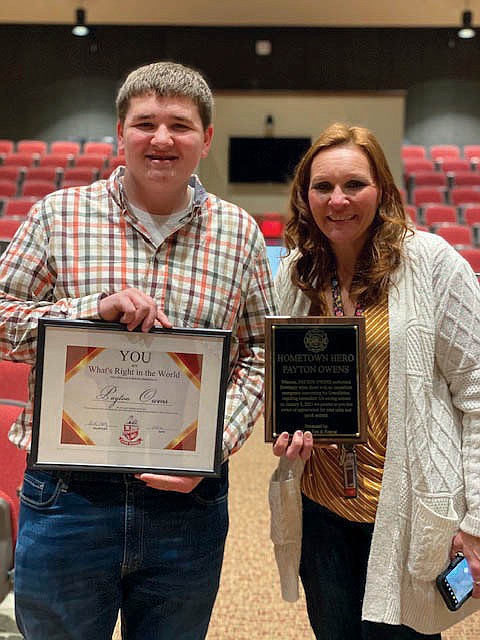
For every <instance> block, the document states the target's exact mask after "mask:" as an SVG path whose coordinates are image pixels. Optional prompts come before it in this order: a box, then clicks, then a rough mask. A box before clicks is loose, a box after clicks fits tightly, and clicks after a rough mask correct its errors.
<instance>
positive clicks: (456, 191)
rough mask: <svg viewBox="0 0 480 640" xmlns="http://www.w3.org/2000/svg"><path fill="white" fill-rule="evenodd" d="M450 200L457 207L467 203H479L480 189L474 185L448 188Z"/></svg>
mask: <svg viewBox="0 0 480 640" xmlns="http://www.w3.org/2000/svg"><path fill="white" fill-rule="evenodd" d="M450 202H451V203H452V204H454V205H455V206H457V207H459V206H462V205H465V204H469V203H475V202H478V203H480V190H479V189H476V188H475V187H453V188H452V189H450Z"/></svg>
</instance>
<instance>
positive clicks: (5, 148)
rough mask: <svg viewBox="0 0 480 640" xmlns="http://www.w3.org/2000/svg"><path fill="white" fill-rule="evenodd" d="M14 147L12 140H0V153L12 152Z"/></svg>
mask: <svg viewBox="0 0 480 640" xmlns="http://www.w3.org/2000/svg"><path fill="white" fill-rule="evenodd" d="M14 149H15V143H14V142H13V140H6V139H5V138H2V139H1V140H0V154H5V155H6V154H8V153H13V151H14Z"/></svg>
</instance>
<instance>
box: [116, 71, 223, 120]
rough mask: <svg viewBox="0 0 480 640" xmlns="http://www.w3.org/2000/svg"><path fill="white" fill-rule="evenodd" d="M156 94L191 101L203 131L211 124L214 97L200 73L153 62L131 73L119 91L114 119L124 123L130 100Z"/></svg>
mask: <svg viewBox="0 0 480 640" xmlns="http://www.w3.org/2000/svg"><path fill="white" fill-rule="evenodd" d="M152 93H154V94H156V95H157V96H163V97H173V96H175V97H185V98H190V99H191V100H192V102H193V103H194V104H195V105H196V106H197V108H198V112H199V114H200V118H201V120H202V125H203V128H204V129H207V127H208V126H209V125H210V124H211V123H212V115H213V95H212V91H211V89H210V87H209V86H208V84H207V81H206V80H205V78H204V77H203V76H202V74H201V73H199V72H198V71H196V70H195V69H192V68H190V67H185V66H184V65H182V64H178V63H177V62H168V61H167V62H153V63H152V64H147V65H145V66H144V67H139V68H138V69H135V70H134V71H132V72H131V73H130V74H129V75H128V76H127V78H126V79H125V81H124V83H123V84H122V86H121V87H120V89H119V91H118V94H117V99H116V106H117V115H118V118H119V120H120V122H124V121H125V117H126V115H127V111H128V108H129V106H130V99H131V98H134V97H136V96H144V95H148V94H152Z"/></svg>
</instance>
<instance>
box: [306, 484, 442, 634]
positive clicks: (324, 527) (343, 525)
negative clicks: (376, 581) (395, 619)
mask: <svg viewBox="0 0 480 640" xmlns="http://www.w3.org/2000/svg"><path fill="white" fill-rule="evenodd" d="M372 533H373V524H364V523H361V522H360V523H359V522H350V521H348V520H345V519H344V518H341V517H340V516H338V515H337V514H335V513H332V512H331V511H329V510H328V509H326V508H325V507H322V506H321V505H319V504H317V503H316V502H313V501H312V500H309V499H308V498H307V497H306V496H303V537H302V558H301V562H300V577H301V579H302V584H303V587H304V590H305V596H306V601H307V611H308V617H309V619H310V624H311V626H312V629H313V631H314V633H315V637H316V638H317V640H346V639H347V638H348V640H421V639H424V640H440V638H441V636H440V634H435V635H424V634H422V633H418V632H417V631H414V630H413V629H411V628H410V627H405V626H404V625H401V626H398V625H388V624H380V623H375V622H365V621H364V622H362V603H363V594H364V592H365V580H366V576H367V562H368V556H369V553H370V543H371V540H372Z"/></svg>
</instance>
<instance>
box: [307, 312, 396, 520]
mask: <svg viewBox="0 0 480 640" xmlns="http://www.w3.org/2000/svg"><path fill="white" fill-rule="evenodd" d="M364 316H365V324H366V342H367V413H368V439H367V442H366V444H363V445H356V447H355V450H356V453H357V477H358V493H357V497H356V498H344V497H343V470H342V467H341V466H340V463H339V458H340V449H339V450H338V451H332V450H328V449H324V448H321V447H315V448H314V452H313V455H312V456H311V458H310V460H309V461H308V462H307V464H306V466H305V471H304V474H303V477H302V491H303V493H304V494H305V495H306V496H307V497H308V498H310V499H311V500H314V501H315V502H318V503H320V504H321V505H323V506H324V507H326V508H327V509H330V511H333V512H335V513H336V514H338V515H339V516H341V517H343V518H346V519H347V520H351V521H354V522H373V521H374V520H375V514H376V511H377V504H378V498H379V495H380V488H381V484H382V475H383V465H384V461H385V448H386V444H387V425H388V370H389V363H390V348H389V334H388V301H385V302H384V303H381V304H379V305H376V306H374V307H371V308H367V309H366V310H365V312H364Z"/></svg>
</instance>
